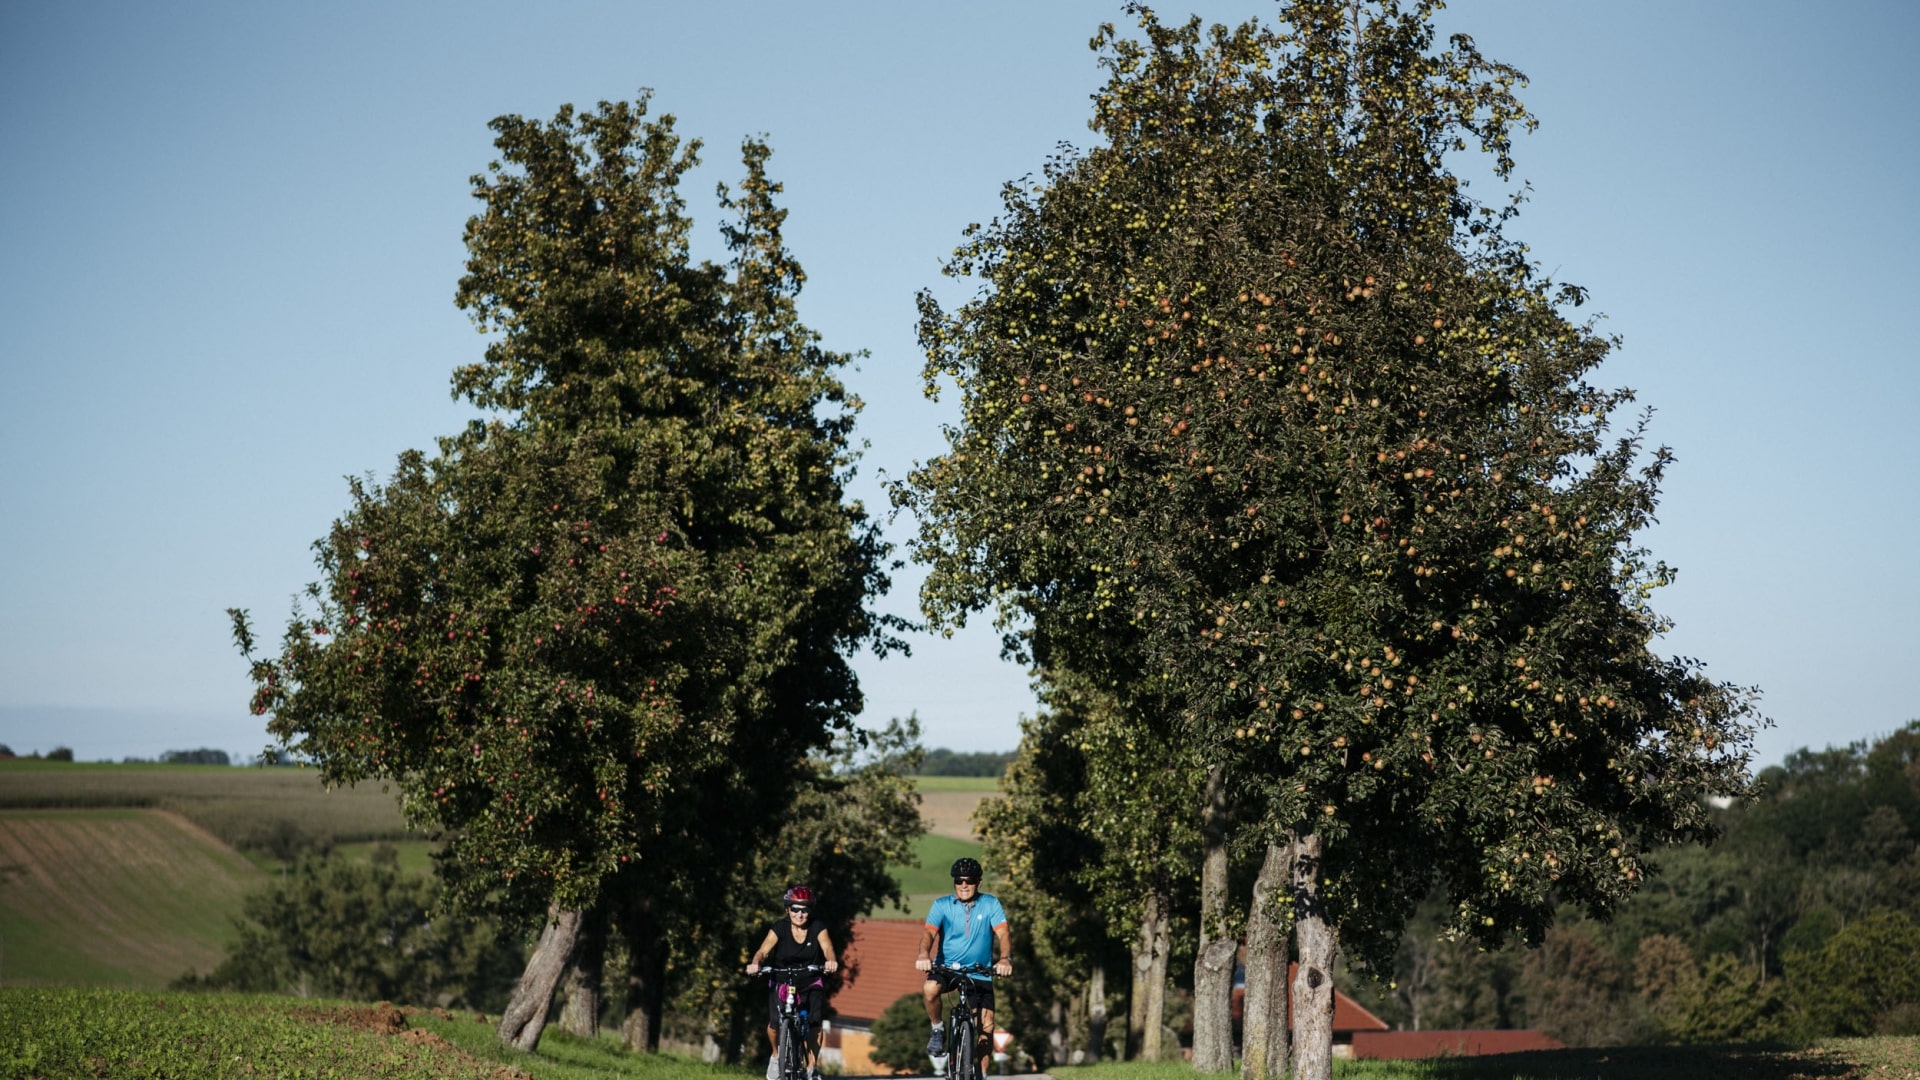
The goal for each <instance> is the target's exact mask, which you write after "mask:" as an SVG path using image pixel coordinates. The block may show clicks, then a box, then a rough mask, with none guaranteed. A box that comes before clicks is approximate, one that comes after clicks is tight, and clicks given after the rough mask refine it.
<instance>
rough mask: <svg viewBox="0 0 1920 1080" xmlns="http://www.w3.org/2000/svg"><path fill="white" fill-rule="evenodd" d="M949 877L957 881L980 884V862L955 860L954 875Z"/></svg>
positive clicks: (975, 860) (976, 860)
mask: <svg viewBox="0 0 1920 1080" xmlns="http://www.w3.org/2000/svg"><path fill="white" fill-rule="evenodd" d="M949 876H950V877H952V878H953V880H955V881H972V882H978V881H979V880H980V860H978V859H955V860H954V861H953V873H952V874H951V875H949Z"/></svg>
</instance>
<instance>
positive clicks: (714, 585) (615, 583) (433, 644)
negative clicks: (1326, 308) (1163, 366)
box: [235, 96, 886, 1046]
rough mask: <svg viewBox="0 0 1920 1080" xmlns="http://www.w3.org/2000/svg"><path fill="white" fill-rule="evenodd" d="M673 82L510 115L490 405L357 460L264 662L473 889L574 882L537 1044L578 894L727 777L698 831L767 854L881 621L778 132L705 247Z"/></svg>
mask: <svg viewBox="0 0 1920 1080" xmlns="http://www.w3.org/2000/svg"><path fill="white" fill-rule="evenodd" d="M647 104H648V102H647V99H646V97H645V96H643V97H641V98H640V99H639V100H638V101H637V102H634V103H625V102H621V103H612V104H609V103H604V102H603V103H601V105H600V106H599V107H598V108H597V109H594V110H590V111H585V112H579V113H576V112H575V111H574V110H573V109H572V107H570V106H569V107H566V108H563V109H561V110H560V111H559V113H558V114H557V115H556V116H555V117H554V118H553V120H551V121H550V122H544V123H543V122H540V121H538V120H526V119H522V118H520V117H517V116H505V117H501V118H499V119H497V120H495V121H494V122H493V124H492V127H493V130H494V132H495V135H496V139H495V146H496V147H497V148H498V151H499V155H500V158H499V160H497V161H495V162H494V163H493V164H492V165H491V166H490V167H489V169H488V171H487V172H486V173H484V174H482V175H479V176H476V177H474V179H473V194H474V197H475V198H476V199H477V200H479V202H480V210H479V212H478V213H477V214H476V215H475V216H474V217H473V218H472V219H471V220H470V221H469V222H468V224H467V228H466V248H467V253H468V255H467V264H466V274H465V276H464V277H463V278H462V279H461V280H460V283H459V289H458V293H457V301H458V303H459V305H460V306H461V307H462V308H464V309H465V310H466V311H467V312H469V314H470V315H471V316H472V317H473V319H474V321H475V322H476V324H477V325H478V327H479V329H480V330H481V331H482V332H483V333H485V334H487V335H488V336H489V340H488V343H487V345H486V348H485V351H484V354H483V356H482V357H481V359H479V360H477V361H476V362H474V363H472V364H469V365H466V366H463V367H461V368H459V369H458V370H457V371H456V372H455V373H454V376H453V389H454V393H455V394H456V395H457V396H461V397H464V398H466V399H467V400H468V401H470V402H472V403H473V404H474V405H475V406H477V407H478V408H479V409H481V410H483V411H484V414H483V417H482V418H480V419H476V420H474V421H472V422H471V423H470V424H469V425H468V426H467V428H466V429H465V430H463V431H460V432H458V433H456V434H453V435H451V436H448V437H445V438H442V439H440V440H439V445H438V449H437V451H436V452H434V453H431V454H428V453H423V452H419V451H410V452H408V453H405V454H403V455H401V457H400V460H399V461H398V463H397V464H396V466H395V468H394V470H393V472H392V474H391V475H390V476H389V477H388V478H387V479H386V480H385V481H384V482H377V483H376V482H374V481H373V480H371V479H368V480H355V481H353V482H352V483H351V505H350V506H349V507H348V509H347V511H346V512H345V513H344V514H343V515H342V516H341V517H340V518H339V519H338V520H337V521H336V522H335V523H334V525H333V528H332V530H331V531H330V533H329V534H328V535H327V536H326V537H325V538H324V539H322V540H321V541H319V542H318V543H317V544H316V545H315V550H316V552H317V559H318V564H319V569H320V580H319V581H317V582H316V583H315V584H313V585H312V586H310V587H309V589H308V593H307V597H306V600H305V601H304V604H303V606H302V607H301V608H299V609H297V610H296V612H295V613H294V615H293V617H292V619H291V620H290V622H289V623H288V624H287V628H286V632H285V634H284V637H283V638H282V642H281V646H280V651H279V653H278V655H276V656H270V657H258V658H255V660H254V663H253V668H252V674H253V679H254V683H255V688H256V689H255V694H254V699H253V708H254V711H255V712H257V713H262V714H266V715H267V716H269V717H270V719H269V721H268V729H269V731H271V732H272V733H273V734H274V735H275V736H276V737H277V738H278V739H279V740H280V741H281V743H282V744H283V745H284V746H286V747H287V748H288V749H290V750H292V751H294V752H295V753H298V754H300V755H303V756H305V757H308V758H310V759H311V760H312V761H313V762H314V763H315V764H316V765H317V766H318V767H319V769H320V771H321V774H322V776H323V777H324V779H325V780H327V781H328V782H330V783H355V782H360V781H374V780H377V781H382V782H388V783H392V784H394V785H396V786H397V788H398V790H399V793H400V798H401V804H402V807H403V809H404V811H405V813H406V815H407V817H408V818H409V820H410V821H411V822H412V823H413V824H415V825H416V826H418V827H421V828H426V829H430V830H434V831H435V832H436V833H437V834H438V835H439V836H441V837H443V838H444V839H445V842H446V845H445V848H444V851H443V852H442V854H441V857H440V863H439V867H440V872H441V874H442V876H443V878H444V880H445V882H446V883H447V885H448V886H449V887H450V894H451V896H452V897H453V898H454V899H455V901H456V902H458V903H460V904H462V905H464V906H466V907H469V908H472V909H492V910H497V911H503V912H507V913H520V914H523V915H526V914H531V913H533V912H537V911H547V912H548V916H549V917H548V923H547V931H546V933H545V935H544V936H543V938H542V944H541V947H540V948H539V949H537V950H536V953H535V956H534V959H533V960H532V961H530V963H529V967H528V971H527V975H526V977H525V979H523V982H522V984H521V992H520V993H519V994H518V995H516V999H515V1002H514V1003H513V1005H511V1006H510V1007H509V1009H508V1013H507V1017H506V1019H505V1020H504V1021H503V1023H502V1037H503V1038H506V1039H509V1040H511V1041H515V1042H517V1043H519V1044H521V1045H523V1046H528V1045H531V1043H532V1042H533V1041H537V1039H538V1037H539V1031H540V1028H541V1025H542V1024H543V1023H544V1017H545V1012H546V1009H547V1002H548V1000H549V998H550V994H551V991H552V988H553V985H554V981H555V980H557V979H558V977H559V974H560V972H561V971H562V970H563V969H564V968H565V967H566V964H567V960H568V957H569V955H570V953H571V949H572V942H573V940H574V937H575V935H576V933H577V931H578V928H579V925H580V920H581V918H582V916H583V913H586V912H588V911H590V910H592V909H594V908H595V906H596V905H598V904H602V903H613V902H614V900H615V899H617V898H612V897H610V896H609V892H610V889H611V885H612V884H613V883H615V882H617V881H619V880H622V877H621V875H622V871H623V870H627V871H630V872H631V871H636V870H640V869H641V868H644V869H645V870H646V871H648V872H649V873H642V874H634V873H629V875H628V877H629V878H632V877H638V878H641V879H644V878H646V877H649V876H652V872H660V876H661V877H663V878H664V877H666V876H668V875H666V874H665V873H664V872H665V871H666V870H667V869H669V868H668V867H665V866H661V865H660V863H661V861H662V860H668V861H670V860H671V858H672V857H673V856H674V855H675V854H676V853H677V852H679V853H684V852H685V851H686V850H687V849H686V848H685V847H683V846H680V845H677V844H676V843H675V838H674V836H673V835H672V833H671V830H672V829H674V828H677V827H679V826H681V825H682V824H683V820H682V818H681V805H682V803H683V801H684V800H687V799H690V798H695V797H696V796H697V797H702V798H707V799H719V800H720V801H721V802H722V804H723V805H724V806H725V807H726V808H727V809H728V815H727V818H726V820H725V822H724V825H725V828H724V829H716V833H715V835H714V837H713V840H714V843H713V844H710V845H707V846H706V847H705V848H703V849H702V850H701V851H700V852H699V854H700V856H701V857H703V858H718V859H720V860H722V861H723V862H729V863H734V862H740V861H742V860H746V859H750V858H752V857H753V854H754V852H755V851H756V850H757V846H758V845H759V844H761V843H763V842H766V841H767V840H768V839H769V838H770V836H771V834H772V831H773V830H774V829H775V828H777V827H778V821H779V817H778V814H777V813H776V811H777V810H778V809H779V808H780V807H782V806H784V805H785V804H786V803H787V802H788V801H789V799H790V798H791V797H792V795H793V794H794V792H795V791H796V786H797V785H798V784H800V783H801V778H802V773H804V771H805V770H803V769H799V768H796V767H795V765H794V763H795V762H804V761H805V760H806V758H807V756H808V755H809V754H810V753H813V752H815V751H819V750H823V749H825V748H826V746H827V745H828V743H829V740H830V738H831V736H832V734H833V732H834V731H835V730H837V729H845V728H847V727H848V726H849V725H850V722H851V721H850V718H851V717H852V715H853V714H854V713H855V712H856V711H857V710H858V709H859V707H860V695H859V688H858V685H857V682H856V680H855V677H854V675H853V672H852V670H851V668H850V667H849V665H848V663H847V661H846V655H847V653H848V652H849V651H850V650H851V649H853V648H855V647H857V646H860V645H862V644H874V645H876V646H879V647H884V645H885V644H886V633H885V630H884V627H883V625H882V624H881V623H880V622H879V621H877V620H876V618H875V617H874V616H872V615H870V614H869V612H868V611H867V609H866V606H865V605H866V601H867V598H868V597H869V596H870V595H872V594H873V593H874V591H875V590H878V589H881V588H883V587H884V585H885V579H884V576H883V570H882V562H883V559H884V547H883V544H882V542H881V540H880V539H879V537H878V535H877V533H876V531H875V529H874V527H873V525H872V524H871V523H870V522H869V521H868V519H867V517H866V515H865V513H864V511H863V510H862V509H861V507H860V506H859V505H858V504H857V503H849V502H848V501H846V500H845V499H844V498H843V485H844V483H845V480H846V478H847V476H848V474H849V470H850V469H851V466H852V462H853V456H854V453H853V448H852V446H851V444H850V431H851V427H852V424H853V419H854V414H855V412H856V411H857V409H858V405H859V403H858V402H857V400H855V399H852V398H850V397H849V396H848V394H847V393H846V391H845V389H844V387H843V386H842V384H841V383H840V381H839V379H838V377H837V375H836V369H837V368H839V367H840V366H841V365H842V364H844V363H845V361H846V359H847V358H846V357H845V356H844V355H842V354H838V353H834V352H830V351H827V350H825V349H823V348H822V347H821V345H820V343H819V340H818V338H817V336H816V335H815V334H814V333H813V332H812V331H810V330H809V329H807V327H805V326H804V325H803V324H802V323H801V322H800V321H799V318H798V316H797V313H796V311H795V307H794V297H795V294H796V293H797V292H798V291H799V289H800V287H801V284H802V282H803V281H804V275H803V273H802V272H801V269H800V267H799V265H798V264H797V263H796V262H795V261H794V259H793V258H792V257H791V255H790V254H789V253H788V251H787V250H786V248H785V246H784V244H783V242H782V239H781V227H782V222H783V219H784V217H785V211H783V210H781V209H779V208H778V207H777V206H776V204H775V202H774V197H775V195H776V194H777V193H778V192H779V190H780V187H779V185H778V184H777V183H774V182H773V181H772V180H770V179H769V178H768V176H767V173H766V168H765V165H766V160H767V157H768V149H767V147H766V146H765V145H764V144H762V143H760V142H757V141H752V140H749V141H748V142H746V143H745V144H744V147H743V151H742V154H743V159H744V168H745V179H744V181H743V182H742V184H741V185H740V187H739V190H738V191H737V192H729V191H728V190H727V189H726V188H725V187H724V186H723V187H722V189H721V201H722V205H723V206H724V207H725V208H726V209H727V210H729V211H730V212H731V213H732V217H733V220H732V222H731V223H730V224H729V225H727V226H726V227H725V229H724V233H725V238H726V242H727V248H728V250H729V252H730V255H729V258H728V260H727V261H726V263H725V264H724V265H716V264H713V263H709V262H695V261H694V260H693V259H692V258H691V256H690V254H689V250H688V234H689V229H690V227H691V222H690V220H689V218H688V216H687V214H686V209H685V203H684V200H683V199H682V198H681V196H680V194H679V183H680V180H681V177H682V176H683V175H684V174H685V172H686V171H687V170H688V169H689V168H691V167H692V166H693V165H695V164H696V162H697V160H698V151H699V144H698V143H697V142H683V141H682V139H681V137H680V136H679V135H678V134H677V133H676V132H675V129H674V120H673V118H672V117H671V116H662V117H660V118H658V119H649V118H648V117H647V115H646V114H647ZM235 621H236V636H237V640H238V642H239V643H240V645H241V647H242V649H243V651H247V652H249V653H250V652H251V633H250V631H249V629H248V626H247V623H246V618H245V615H244V613H239V612H236V613H235ZM720 824H722V823H715V825H716V826H718V825H720Z"/></svg>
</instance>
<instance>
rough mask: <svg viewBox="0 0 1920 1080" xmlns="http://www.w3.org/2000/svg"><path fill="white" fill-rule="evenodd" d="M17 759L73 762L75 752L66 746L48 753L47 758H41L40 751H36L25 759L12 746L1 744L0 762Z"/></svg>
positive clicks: (55, 748) (57, 747)
mask: <svg viewBox="0 0 1920 1080" xmlns="http://www.w3.org/2000/svg"><path fill="white" fill-rule="evenodd" d="M16 758H17V759H19V760H21V761H72V760H73V751H72V750H71V749H69V748H68V747H65V746H56V747H54V748H53V749H51V750H49V751H47V754H46V756H45V757H41V756H40V751H38V750H35V751H34V752H33V753H31V754H28V755H26V756H25V757H21V755H19V754H16V753H14V752H13V748H12V747H11V746H8V745H7V744H5V743H0V761H8V760H13V759H16Z"/></svg>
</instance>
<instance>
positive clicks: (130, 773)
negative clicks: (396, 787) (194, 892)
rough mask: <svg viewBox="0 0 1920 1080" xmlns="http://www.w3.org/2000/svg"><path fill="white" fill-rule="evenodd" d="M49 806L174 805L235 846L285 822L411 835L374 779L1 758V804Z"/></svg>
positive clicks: (343, 833)
mask: <svg viewBox="0 0 1920 1080" xmlns="http://www.w3.org/2000/svg"><path fill="white" fill-rule="evenodd" d="M54 807H90V808H99V807H155V808H159V809H163V810H172V811H174V812H175V813H178V814H181V815H183V816H185V817H187V818H190V819H192V820H193V821H194V822H196V823H197V824H199V825H200V826H201V827H203V828H205V829H206V830H207V831H208V832H211V833H213V834H214V835H215V836H217V837H219V838H220V839H222V840H224V841H226V842H227V843H228V844H231V845H233V846H234V847H237V848H250V849H259V848H262V847H265V846H266V845H267V844H268V843H269V841H270V840H271V838H272V837H273V835H274V833H275V832H276V830H284V829H292V830H294V831H295V832H296V833H297V834H298V835H299V836H302V837H306V838H319V837H332V838H333V839H334V840H335V841H338V842H341V843H351V842H361V841H372V840H401V839H406V838H409V837H410V836H411V835H412V834H410V833H409V832H408V831H407V827H406V822H404V821H403V820H402V819H401V817H400V809H399V806H398V805H397V804H396V803H395V801H394V796H393V795H392V794H391V793H389V792H385V791H382V790H380V785H378V784H362V785H360V786H358V787H352V788H335V789H334V790H332V791H329V790H327V789H326V788H325V787H323V786H321V784H320V778H319V777H318V775H316V774H315V773H314V772H313V770H311V769H297V768H281V769H249V768H230V767H227V766H223V765H106V764H82V763H67V762H53V761H6V762H0V810H19V809H48V808H54Z"/></svg>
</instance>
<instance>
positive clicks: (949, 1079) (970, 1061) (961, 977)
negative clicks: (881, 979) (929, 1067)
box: [927, 963, 993, 1080]
mask: <svg viewBox="0 0 1920 1080" xmlns="http://www.w3.org/2000/svg"><path fill="white" fill-rule="evenodd" d="M941 972H945V973H947V974H950V975H952V976H954V979H953V984H954V985H953V988H954V989H955V990H958V991H959V992H960V1000H959V1001H957V1002H955V1003H954V1006H953V1009H952V1010H951V1011H950V1012H948V1013H947V1054H946V1058H947V1060H946V1068H945V1069H944V1070H942V1073H943V1075H944V1076H945V1077H946V1080H979V1075H980V1072H979V1065H978V1063H977V1062H975V1060H974V1055H975V1053H977V1052H978V1051H979V1049H980V1046H979V1042H980V1006H979V1005H977V1004H975V1003H974V1000H973V995H974V993H975V992H976V990H977V984H976V983H975V982H974V980H973V979H972V978H970V976H973V975H985V976H986V977H987V978H988V979H989V980H991V979H992V978H993V968H991V967H989V966H987V965H985V964H959V965H954V966H949V965H947V964H940V963H936V964H933V965H931V966H930V967H929V968H928V969H927V973H928V974H929V975H936V974H939V973H941Z"/></svg>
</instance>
